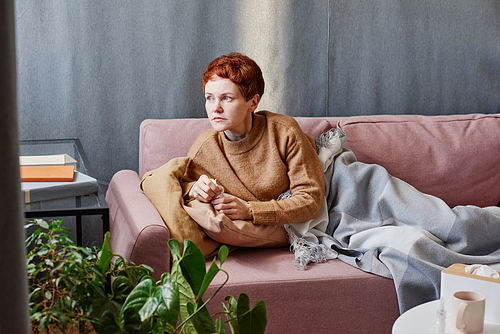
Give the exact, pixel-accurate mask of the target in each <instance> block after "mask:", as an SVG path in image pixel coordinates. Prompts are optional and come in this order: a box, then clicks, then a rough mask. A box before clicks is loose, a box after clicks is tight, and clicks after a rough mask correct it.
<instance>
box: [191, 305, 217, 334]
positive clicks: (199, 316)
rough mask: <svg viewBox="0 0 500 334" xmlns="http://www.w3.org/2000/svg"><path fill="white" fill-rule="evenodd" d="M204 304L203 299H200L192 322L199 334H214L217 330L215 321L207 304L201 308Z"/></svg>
mask: <svg viewBox="0 0 500 334" xmlns="http://www.w3.org/2000/svg"><path fill="white" fill-rule="evenodd" d="M202 304H203V301H202V300H199V301H198V307H197V308H196V314H195V315H194V316H193V319H192V322H193V325H194V327H195V328H196V331H197V332H198V334H212V333H214V332H215V327H214V323H213V321H212V318H211V317H210V313H208V310H207V308H206V307H205V306H203V307H202V308H200V307H201V305H202Z"/></svg>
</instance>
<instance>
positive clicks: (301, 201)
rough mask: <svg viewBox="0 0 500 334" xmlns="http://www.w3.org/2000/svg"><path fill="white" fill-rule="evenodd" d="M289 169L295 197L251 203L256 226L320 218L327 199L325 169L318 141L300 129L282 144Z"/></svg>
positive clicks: (289, 177) (292, 192)
mask: <svg viewBox="0 0 500 334" xmlns="http://www.w3.org/2000/svg"><path fill="white" fill-rule="evenodd" d="M279 146H280V150H281V151H282V152H284V158H285V160H284V161H285V162H286V165H287V167H288V172H287V176H288V179H289V181H290V191H291V194H292V195H291V197H289V198H287V199H284V200H280V201H276V200H270V201H261V202H256V201H255V202H254V201H252V202H250V205H251V207H252V211H253V215H254V221H253V223H254V224H259V225H284V224H290V223H298V222H303V221H307V220H310V219H313V218H316V217H317V216H318V214H319V212H320V210H321V206H322V204H323V198H324V195H325V178H324V173H323V167H322V166H321V162H320V160H319V158H318V155H317V153H316V148H315V144H314V140H313V139H312V138H311V137H309V136H308V135H306V134H305V133H303V132H302V130H301V129H300V127H299V126H298V125H297V127H296V128H295V131H293V132H292V133H291V134H289V135H288V137H287V138H285V140H281V143H280V144H279Z"/></svg>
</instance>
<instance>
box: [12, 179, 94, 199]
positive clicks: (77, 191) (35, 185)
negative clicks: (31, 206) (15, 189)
mask: <svg viewBox="0 0 500 334" xmlns="http://www.w3.org/2000/svg"><path fill="white" fill-rule="evenodd" d="M98 189H99V186H98V184H97V180H96V179H94V178H93V177H91V176H88V175H86V174H83V173H80V172H78V171H75V176H74V178H73V181H72V182H21V190H22V193H23V199H24V203H33V202H39V201H48V200H52V199H57V198H65V197H75V196H84V195H89V194H93V193H96V192H97V191H98Z"/></svg>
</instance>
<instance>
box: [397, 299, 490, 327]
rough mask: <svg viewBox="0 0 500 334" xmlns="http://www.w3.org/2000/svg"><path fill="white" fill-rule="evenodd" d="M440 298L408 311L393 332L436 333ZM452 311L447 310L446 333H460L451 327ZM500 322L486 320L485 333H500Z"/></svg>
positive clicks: (401, 317) (398, 320)
mask: <svg viewBox="0 0 500 334" xmlns="http://www.w3.org/2000/svg"><path fill="white" fill-rule="evenodd" d="M438 308H439V300H434V301H432V302H428V303H425V304H422V305H418V306H416V307H414V308H412V309H411V310H408V311H406V312H405V313H403V314H402V315H400V316H399V318H397V319H396V322H395V323H394V325H393V326H392V334H434V333H436V311H437V310H438ZM450 321H451V313H450V312H446V331H445V333H447V334H448V333H459V332H457V331H455V330H453V329H451V323H450ZM499 333H500V323H498V322H492V321H488V320H485V321H484V329H483V334H499Z"/></svg>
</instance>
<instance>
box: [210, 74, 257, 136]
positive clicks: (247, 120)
mask: <svg viewBox="0 0 500 334" xmlns="http://www.w3.org/2000/svg"><path fill="white" fill-rule="evenodd" d="M259 99H260V97H259V95H257V94H256V95H255V96H254V97H253V98H251V99H250V100H248V101H245V97H244V96H243V94H242V93H241V91H240V88H239V87H238V86H237V85H236V84H234V83H232V82H231V80H229V79H223V78H221V77H218V76H216V77H214V79H212V80H209V81H208V82H207V83H206V85H205V109H206V110H207V115H208V118H209V120H210V123H211V124H212V127H213V128H214V129H215V130H216V131H218V132H222V131H224V133H225V134H226V137H227V138H228V139H229V140H232V141H237V140H241V139H243V138H245V137H246V136H247V135H248V133H249V132H250V130H251V129H252V113H253V112H254V110H255V109H256V108H257V105H258V104H259Z"/></svg>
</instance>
